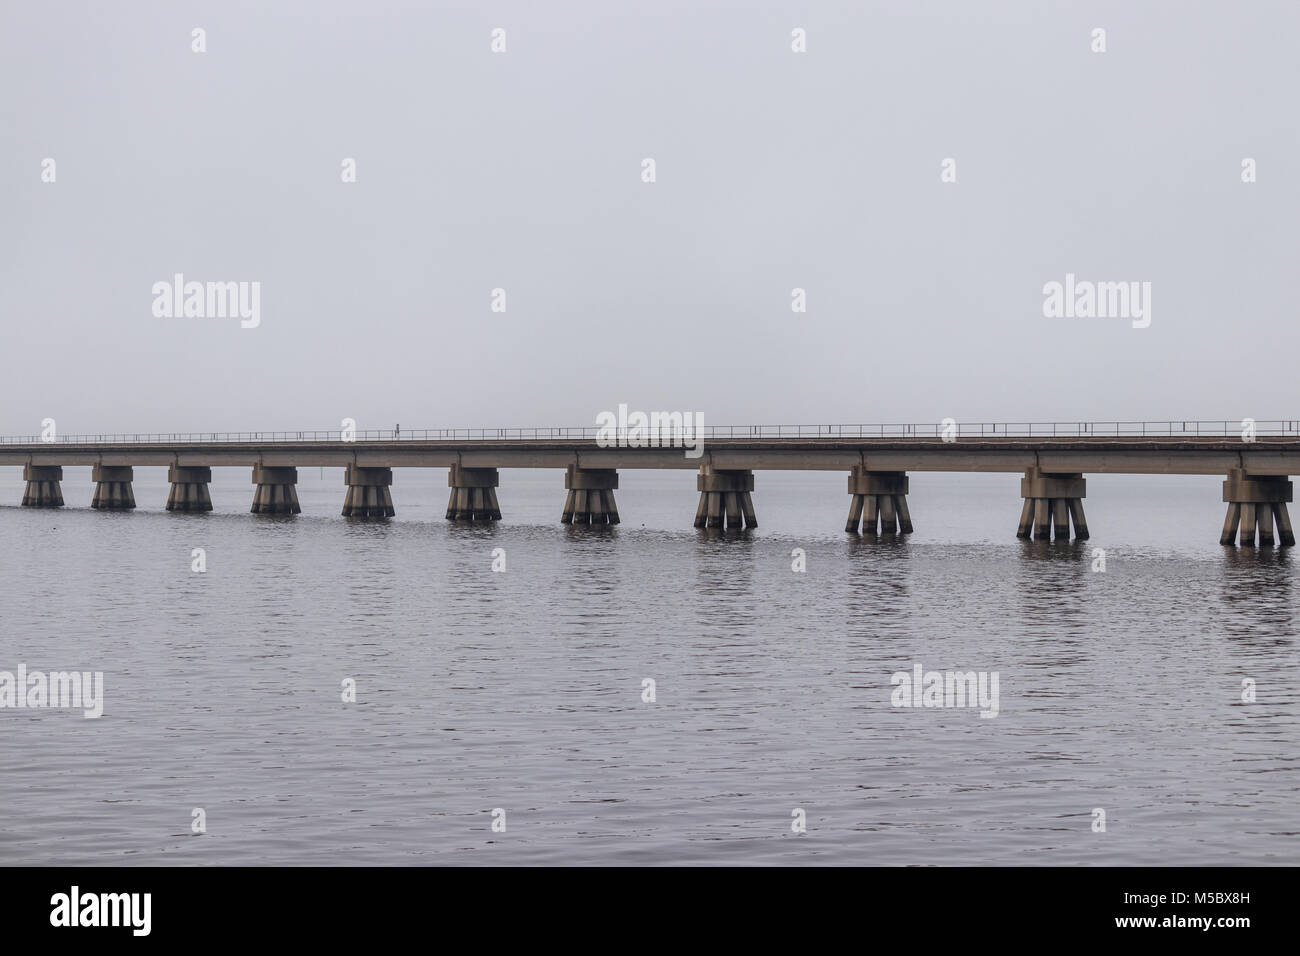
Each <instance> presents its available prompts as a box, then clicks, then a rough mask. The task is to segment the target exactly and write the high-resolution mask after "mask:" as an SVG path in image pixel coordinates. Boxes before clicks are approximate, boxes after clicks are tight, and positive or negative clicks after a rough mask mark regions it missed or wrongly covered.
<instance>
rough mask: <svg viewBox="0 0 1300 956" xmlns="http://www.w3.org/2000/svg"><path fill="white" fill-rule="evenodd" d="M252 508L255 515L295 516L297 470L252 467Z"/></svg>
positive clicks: (298, 509)
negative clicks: (255, 488)
mask: <svg viewBox="0 0 1300 956" xmlns="http://www.w3.org/2000/svg"><path fill="white" fill-rule="evenodd" d="M253 484H255V485H257V490H256V491H254V492H253V507H252V508H251V509H249V510H250V511H252V513H253V514H255V515H296V514H298V513H299V512H301V511H302V508H300V507H299V506H298V488H297V486H298V469H297V468H289V467H280V466H277V467H268V466H266V465H261V464H258V465H254V466H253Z"/></svg>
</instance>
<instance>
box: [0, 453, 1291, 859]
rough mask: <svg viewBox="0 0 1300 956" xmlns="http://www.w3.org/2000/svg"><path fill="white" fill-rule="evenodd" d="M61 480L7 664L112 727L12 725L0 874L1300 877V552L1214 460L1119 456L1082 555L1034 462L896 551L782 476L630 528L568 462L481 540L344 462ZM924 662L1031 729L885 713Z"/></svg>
mask: <svg viewBox="0 0 1300 956" xmlns="http://www.w3.org/2000/svg"><path fill="white" fill-rule="evenodd" d="M64 474H65V480H64V483H63V492H64V497H65V500H67V502H68V504H69V507H67V508H65V509H62V510H60V511H57V512H50V511H41V510H34V509H23V508H18V507H9V506H6V507H3V508H0V529H3V535H4V544H3V547H0V612H2V613H3V622H4V626H3V632H2V633H0V670H11V671H12V670H15V669H16V667H17V665H18V664H19V663H20V662H21V663H26V664H27V665H28V667H29V668H31V669H43V670H56V669H57V670H71V669H84V670H92V671H95V670H98V671H103V672H104V681H105V715H104V716H103V717H102V718H100V719H99V720H86V719H83V718H82V716H81V715H80V713H79V712H74V711H68V710H49V709H47V710H2V711H0V766H2V767H3V772H0V863H4V864H34V863H41V864H74V865H79V864H104V863H107V864H131V863H163V864H217V863H220V864H255V863H265V864H339V863H351V864H377V863H387V864H421V863H458V864H459V863H465V864H477V863H492V864H554V863H624V864H662V863H726V864H773V863H811V862H822V863H834V864H978V863H990V864H1025V863H1030V864H1033V863H1043V864H1048V863H1052V864H1077V863H1082V864H1155V863H1160V864H1174V865H1191V864H1214V863H1217V864H1236V865H1240V864H1261V863H1262V864H1282V863H1287V864H1294V863H1296V862H1297V860H1298V858H1300V854H1297V834H1298V833H1300V801H1298V800H1297V770H1298V768H1300V764H1298V763H1297V754H1298V753H1300V748H1298V747H1297V744H1298V743H1300V725H1298V723H1297V716H1298V715H1300V706H1298V701H1297V686H1298V681H1297V678H1298V676H1300V675H1298V674H1297V657H1296V640H1295V630H1296V612H1295V606H1296V602H1295V595H1294V593H1293V587H1294V586H1293V581H1294V579H1295V576H1296V568H1295V559H1294V558H1293V556H1292V554H1291V552H1285V553H1280V554H1279V553H1278V552H1273V551H1268V552H1261V553H1259V554H1256V553H1254V552H1251V551H1240V552H1238V551H1236V550H1234V549H1225V548H1220V547H1219V546H1218V544H1217V537H1218V533H1219V529H1220V526H1221V523H1222V520H1223V509H1224V506H1223V505H1222V503H1221V502H1220V501H1219V483H1220V479H1216V478H1200V477H1197V478H1180V477H1132V476H1102V477H1092V476H1090V477H1089V478H1088V491H1089V496H1088V498H1087V500H1086V502H1085V504H1086V507H1087V517H1088V524H1089V527H1090V530H1091V531H1092V534H1093V538H1092V540H1091V541H1089V542H1086V543H1084V544H1082V545H1080V544H1077V543H1075V544H1066V545H1056V544H1046V543H1041V542H1021V541H1018V540H1017V539H1016V538H1015V537H1014V532H1015V526H1016V523H1017V520H1018V518H1019V513H1020V499H1019V497H1018V489H1019V485H1018V477H1017V476H1014V475H926V474H914V475H912V476H911V487H912V494H911V496H910V499H909V500H910V504H911V510H912V515H913V520H914V521H915V524H916V528H917V531H916V534H915V535H913V536H912V537H911V538H909V539H907V540H905V541H902V542H892V541H888V540H885V541H881V542H877V543H872V542H869V541H866V540H862V539H860V538H857V537H855V536H852V535H846V534H844V533H843V531H842V529H843V526H844V520H845V516H846V514H847V511H848V504H849V498H848V495H847V494H846V492H845V476H844V475H842V474H838V473H835V474H830V473H825V474H821V473H772V472H760V473H758V475H757V476H756V482H757V485H756V490H755V493H754V501H755V506H756V508H757V512H758V518H759V522H760V527H759V529H758V530H757V531H755V532H752V533H748V534H739V535H737V534H729V535H726V536H724V535H720V534H719V533H717V532H704V531H696V530H694V529H693V528H692V527H691V519H692V517H693V516H694V512H695V504H696V497H697V496H696V493H695V477H694V474H693V473H691V472H688V471H682V472H672V473H661V472H633V471H626V472H623V473H622V475H621V476H620V477H621V481H622V483H623V487H622V488H621V489H620V490H619V491H618V493H617V496H618V503H619V508H620V512H621V514H622V517H623V521H624V523H623V524H621V525H619V526H618V527H617V528H615V529H599V528H579V529H572V528H567V527H565V526H563V525H561V524H560V523H559V520H558V519H559V513H560V510H561V508H562V506H563V501H564V492H563V489H562V478H561V475H560V473H559V472H528V471H503V472H502V473H501V474H502V486H501V488H500V489H499V495H500V500H501V507H502V511H503V512H504V514H505V520H504V521H502V522H500V523H499V524H496V525H493V526H482V527H481V526H466V525H460V526H458V525H454V524H452V523H450V522H447V521H445V520H444V518H443V510H444V509H445V507H446V499H447V488H446V484H445V482H446V477H445V471H443V470H441V469H437V470H429V471H427V472H426V471H419V470H415V469H405V470H399V471H397V473H396V484H395V485H394V488H393V498H394V502H395V505H396V507H397V511H398V516H397V518H396V519H394V520H392V521H389V522H386V523H385V522H379V523H364V522H357V521H349V520H346V519H343V518H341V517H339V515H338V511H339V509H340V507H341V506H342V501H343V493H344V489H343V485H342V479H341V472H340V471H338V470H334V469H326V470H325V471H324V472H323V476H322V473H321V472H319V471H318V470H317V469H306V468H305V469H300V471H299V477H300V484H299V486H298V493H299V498H300V500H301V502H302V506H303V514H302V515H299V516H297V517H294V518H268V517H258V516H252V515H249V514H248V507H249V504H250V502H251V495H252V486H251V485H250V484H249V483H248V477H247V474H246V471H245V470H244V469H221V470H218V471H216V472H215V473H214V477H215V480H214V482H213V485H212V498H213V502H214V505H215V507H216V511H215V512H214V513H213V514H209V515H174V514H167V513H166V512H164V511H163V504H164V502H165V501H166V497H167V483H166V473H165V470H164V469H154V468H139V469H137V470H136V483H135V495H136V500H137V502H138V503H139V505H140V507H139V508H138V509H137V510H136V511H135V512H133V513H130V514H111V513H98V512H93V511H91V510H89V507H88V506H89V501H90V497H91V490H92V485H91V484H90V481H89V469H83V468H65V471H64ZM21 494H22V482H21V480H20V478H19V476H18V471H17V469H4V472H3V474H2V475H0V501H3V502H6V503H12V504H13V505H16V504H17V502H18V501H20V499H21ZM193 548H203V549H205V551H206V562H207V572H206V573H204V574H195V573H192V571H191V560H192V559H191V550H192V549H193ZM496 548H502V549H504V551H505V557H506V562H507V570H506V572H505V573H493V571H492V570H491V566H492V561H493V550H494V549H496ZM794 548H803V549H804V550H805V552H806V560H807V572H806V573H803V574H797V573H793V572H792V571H791V561H792V558H791V551H792V549H794ZM1094 548H1104V549H1106V570H1105V572H1104V573H1097V572H1094V571H1093V570H1092V568H1093V562H1094V556H1093V549H1094ZM916 663H920V664H922V665H923V666H924V668H925V669H926V670H958V669H960V670H975V671H997V672H998V673H999V681H1000V695H999V696H1000V700H999V710H1000V712H999V714H998V716H997V717H995V718H992V719H987V718H981V717H980V716H979V712H978V710H975V709H905V708H895V707H893V706H891V703H890V694H891V691H892V689H893V688H892V687H891V685H890V676H891V674H892V673H894V672H895V671H910V670H911V668H912V666H913V665H914V664H916ZM345 678H353V679H354V680H355V681H356V688H357V695H358V700H357V702H356V703H355V704H345V703H343V702H342V700H341V696H340V695H341V690H340V686H341V681H343V680H344V679H345ZM645 678H653V679H654V680H655V682H656V696H657V700H656V701H655V702H654V703H643V702H642V699H641V695H642V681H643V679H645ZM1243 678H1252V679H1254V680H1255V681H1256V682H1257V694H1258V699H1257V700H1256V702H1254V703H1243V702H1242V701H1241V690H1242V680H1243ZM194 808H202V809H203V810H204V812H205V814H206V825H207V832H206V833H205V834H203V835H201V836H195V835H193V834H192V833H191V832H190V830H191V820H192V811H193V810H194ZM494 808H502V809H504V810H505V811H506V831H505V832H493V830H492V826H491V824H492V811H493V810H494ZM795 808H801V809H803V810H804V811H805V814H806V818H807V826H808V832H807V833H805V834H802V835H796V834H795V833H793V832H792V830H791V821H792V816H791V814H792V811H793V810H794V809H795ZM1094 808H1103V809H1105V811H1106V814H1107V818H1106V824H1107V830H1106V832H1105V833H1094V832H1092V821H1093V816H1092V811H1093V809H1094Z"/></svg>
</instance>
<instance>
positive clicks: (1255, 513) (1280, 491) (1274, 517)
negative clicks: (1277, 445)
mask: <svg viewBox="0 0 1300 956" xmlns="http://www.w3.org/2000/svg"><path fill="white" fill-rule="evenodd" d="M1291 495H1292V487H1291V481H1290V480H1289V479H1288V478H1287V477H1286V476H1284V475H1250V474H1248V473H1247V472H1246V471H1245V470H1244V469H1242V468H1233V469H1232V470H1231V471H1229V472H1228V477H1227V479H1226V480H1225V481H1224V482H1223V500H1224V501H1225V502H1227V504H1228V514H1227V517H1225V518H1224V521H1223V533H1222V534H1221V535H1220V536H1219V544H1229V545H1230V544H1235V543H1236V540H1237V534H1238V528H1240V533H1241V545H1242V547H1247V548H1251V547H1254V546H1255V529H1256V527H1258V528H1259V546H1260V547H1261V548H1271V547H1272V546H1273V528H1274V526H1276V527H1277V540H1278V542H1279V543H1280V544H1281V545H1282V547H1284V548H1291V547H1294V546H1295V532H1294V531H1292V529H1291V515H1290V514H1289V513H1288V512H1287V507H1286V506H1287V504H1288V502H1290V501H1291V500H1292V497H1291Z"/></svg>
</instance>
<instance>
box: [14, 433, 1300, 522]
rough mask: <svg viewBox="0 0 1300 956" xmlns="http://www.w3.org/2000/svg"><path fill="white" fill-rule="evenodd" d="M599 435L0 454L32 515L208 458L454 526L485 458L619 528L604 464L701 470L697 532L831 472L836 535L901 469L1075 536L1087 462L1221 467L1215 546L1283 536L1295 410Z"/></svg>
mask: <svg viewBox="0 0 1300 956" xmlns="http://www.w3.org/2000/svg"><path fill="white" fill-rule="evenodd" d="M609 439H610V435H609V434H608V433H607V432H602V431H601V430H600V429H598V428H595V427H591V426H587V427H577V428H496V429H433V430H416V431H410V430H406V431H401V430H398V429H393V430H385V431H374V430H371V431H357V432H354V433H350V434H348V435H346V436H345V435H344V434H343V433H341V432H340V431H338V430H332V431H296V432H295V431H290V432H201V433H200V432H196V433H170V434H168V433H161V434H115V435H72V436H58V437H57V438H55V437H53V436H47V437H41V436H25V437H8V438H0V465H15V466H22V467H23V472H24V479H25V480H26V482H27V485H26V490H25V492H24V495H23V500H22V504H23V505H24V506H25V507H32V508H49V507H59V506H61V505H63V503H64V500H63V493H62V487H61V483H62V480H63V467H64V466H87V465H88V466H90V468H91V470H92V474H91V480H92V481H93V482H94V483H95V489H94V493H93V495H92V498H91V507H92V508H95V509H100V510H126V509H130V508H134V507H135V497H134V493H133V489H132V481H133V477H134V472H133V469H134V468H135V467H137V466H139V467H147V466H162V467H166V468H167V469H168V478H169V481H170V483H171V489H170V493H169V495H168V499H167V505H166V507H167V510H168V511H178V512H202V511H211V510H212V501H211V498H210V496H209V494H208V484H209V483H210V482H211V480H212V469H213V468H221V467H244V468H250V469H251V483H252V484H253V485H254V486H255V489H254V492H253V502H252V507H251V511H252V512H253V513H254V514H296V513H298V512H299V511H301V508H300V506H299V504H298V496H297V490H296V485H297V480H298V474H297V469H298V468H300V467H317V466H322V467H323V466H330V467H342V468H343V469H344V484H345V486H346V491H345V495H344V501H343V509H342V513H343V515H345V516H348V517H355V518H383V517H390V516H392V515H393V514H395V508H394V505H393V497H392V492H391V490H390V489H391V486H392V484H393V470H394V469H400V468H446V469H447V472H448V476H447V484H448V486H449V488H450V494H449V498H448V502H447V518H448V519H451V520H457V521H496V520H500V519H501V508H500V504H499V500H498V497H497V488H498V487H499V486H500V482H499V470H500V469H502V468H555V469H558V470H563V472H564V489H565V492H566V495H565V500H564V506H563V509H562V511H561V517H560V520H561V521H562V522H564V523H566V524H595V525H607V524H617V523H618V522H619V513H618V507H617V504H616V502H615V499H614V491H615V490H616V489H617V488H618V472H619V470H621V469H638V468H655V469H663V468H684V469H691V470H695V471H698V478H697V481H696V484H697V490H698V491H699V495H700V497H699V501H698V505H697V508H696V512H695V526H696V527H700V528H724V529H725V528H742V529H743V528H752V527H756V526H757V524H758V521H757V516H756V513H755V509H754V504H753V492H754V490H755V479H754V473H755V472H757V471H764V470H782V471H801V470H802V471H843V472H845V473H846V474H847V481H848V485H847V493H848V495H849V512H848V520H847V522H846V525H845V530H846V532H854V533H859V532H860V533H864V534H869V535H887V534H910V533H912V530H913V525H912V518H911V512H910V509H909V507H908V501H907V496H908V473H909V472H1007V473H1014V474H1019V475H1020V497H1021V499H1022V502H1021V510H1020V521H1019V524H1018V525H1017V529H1016V534H1017V536H1018V537H1021V538H1032V539H1042V540H1050V539H1052V538H1053V537H1054V538H1055V539H1057V540H1068V539H1069V538H1070V536H1071V529H1073V535H1074V537H1075V538H1076V539H1079V540H1083V539H1086V538H1087V537H1088V527H1087V520H1086V518H1085V516H1084V510H1083V501H1084V498H1085V497H1086V493H1087V492H1086V486H1087V481H1086V478H1085V477H1084V476H1085V475H1086V474H1088V473H1094V474H1179V475H1223V476H1224V482H1223V501H1224V502H1225V503H1226V504H1227V514H1226V517H1225V520H1224V525H1223V530H1222V533H1221V535H1220V543H1222V544H1225V545H1231V544H1237V543H1240V544H1241V545H1243V546H1253V545H1255V543H1256V540H1257V539H1258V543H1259V545H1260V546H1262V547H1271V546H1272V545H1273V544H1274V542H1275V540H1276V541H1277V542H1278V543H1280V544H1281V545H1282V546H1283V547H1290V546H1293V545H1294V544H1295V535H1294V533H1293V531H1292V527H1291V520H1290V516H1289V513H1288V510H1287V504H1288V503H1289V502H1291V500H1292V486H1291V481H1290V480H1289V476H1290V475H1292V474H1296V473H1298V472H1300V420H1297V421H1289V420H1276V421H1253V420H1246V421H1244V422H1243V421H1239V420H1238V421H1231V420H1225V421H1216V422H1208V421H1182V422H1179V421H1168V422H1048V423H1032V422H1026V423H1007V422H983V423H980V422H975V423H957V422H953V421H951V420H947V421H945V422H943V423H938V424H933V423H927V424H874V425H867V424H857V425H738V426H731V425H712V426H707V427H701V428H699V429H697V430H696V432H695V433H691V432H689V431H688V432H686V433H685V434H682V435H670V434H667V433H664V434H655V433H651V434H645V433H641V434H637V433H635V432H634V433H632V434H628V433H626V432H625V433H622V434H617V435H615V436H614V440H613V441H610V440H609ZM679 439H680V440H679ZM1274 529H1276V531H1277V534H1276V536H1275V535H1274Z"/></svg>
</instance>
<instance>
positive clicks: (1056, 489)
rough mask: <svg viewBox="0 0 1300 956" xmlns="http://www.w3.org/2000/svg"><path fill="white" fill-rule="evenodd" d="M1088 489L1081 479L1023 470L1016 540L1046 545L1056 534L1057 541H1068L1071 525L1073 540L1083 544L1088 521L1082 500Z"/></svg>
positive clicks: (1075, 476) (1081, 477)
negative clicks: (1029, 540) (1038, 542)
mask: <svg viewBox="0 0 1300 956" xmlns="http://www.w3.org/2000/svg"><path fill="white" fill-rule="evenodd" d="M1087 487H1088V482H1087V479H1086V478H1084V477H1083V476H1082V475H1077V474H1075V475H1070V474H1066V475H1052V474H1044V473H1043V472H1041V471H1039V470H1038V468H1037V467H1034V468H1030V469H1028V470H1026V471H1025V477H1023V478H1021V479H1020V497H1022V498H1024V499H1025V504H1024V507H1023V508H1022V509H1021V511H1020V524H1019V526H1018V527H1017V528H1016V537H1017V538H1030V537H1032V538H1035V539H1037V540H1039V541H1047V540H1048V539H1050V538H1051V537H1052V535H1053V533H1055V535H1056V540H1057V541H1068V540H1069V539H1070V524H1071V523H1073V524H1074V536H1075V538H1076V539H1078V540H1079V541H1086V540H1087V539H1088V521H1087V519H1086V518H1085V517H1084V515H1083V499H1084V497H1085V496H1086V495H1087Z"/></svg>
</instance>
